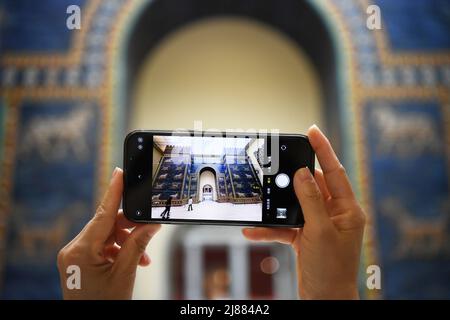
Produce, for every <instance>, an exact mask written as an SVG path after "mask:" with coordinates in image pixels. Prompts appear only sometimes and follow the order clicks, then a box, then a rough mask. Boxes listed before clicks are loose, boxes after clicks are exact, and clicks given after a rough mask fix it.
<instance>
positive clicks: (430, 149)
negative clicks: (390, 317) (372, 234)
mask: <svg viewBox="0 0 450 320" xmlns="http://www.w3.org/2000/svg"><path fill="white" fill-rule="evenodd" d="M365 110H366V112H365V118H366V126H365V128H366V137H367V149H368V150H367V151H368V154H369V156H370V157H369V158H370V159H369V162H370V172H371V181H372V186H371V188H372V190H373V204H374V209H375V213H376V228H377V232H378V234H377V238H378V243H379V245H380V250H379V255H380V257H381V263H382V270H383V284H384V287H383V295H384V297H385V298H399V299H423V298H442V297H448V296H449V295H450V287H449V286H448V283H447V282H446V281H442V280H443V279H450V239H449V233H450V228H449V226H450V202H449V191H450V190H449V172H448V163H447V161H448V159H447V157H446V150H445V149H446V147H447V146H446V143H445V141H446V140H445V131H444V123H443V121H442V119H443V115H442V113H441V106H440V105H439V103H438V102H436V101H429V102H417V101H401V102H391V101H388V100H387V101H374V102H371V103H369V104H368V105H367V106H366V109H365ZM419 283H420V285H418V284H419Z"/></svg>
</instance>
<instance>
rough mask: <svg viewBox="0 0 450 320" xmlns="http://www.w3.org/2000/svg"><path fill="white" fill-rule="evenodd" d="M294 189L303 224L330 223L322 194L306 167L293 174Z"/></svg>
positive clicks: (321, 224) (318, 224) (317, 224)
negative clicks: (301, 212) (303, 219)
mask: <svg viewBox="0 0 450 320" xmlns="http://www.w3.org/2000/svg"><path fill="white" fill-rule="evenodd" d="M294 189H295V194H296V195H297V198H298V200H299V201H300V206H301V208H302V211H303V216H304V218H305V224H309V225H311V226H323V225H324V224H327V223H330V219H329V216H328V213H327V210H326V207H325V202H324V199H323V195H322V193H321V192H320V189H319V186H318V185H317V183H316V181H315V180H314V177H313V176H312V174H311V172H310V171H309V169H308V168H307V167H305V168H301V169H300V170H298V171H297V172H296V173H295V176H294Z"/></svg>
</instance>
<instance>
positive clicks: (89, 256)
mask: <svg viewBox="0 0 450 320" xmlns="http://www.w3.org/2000/svg"><path fill="white" fill-rule="evenodd" d="M122 192H123V172H122V170H121V169H119V168H116V169H115V170H114V173H113V176H112V178H111V182H110V184H109V187H108V190H107V191H106V193H105V195H104V197H103V200H102V202H101V203H100V205H99V207H98V208H97V212H96V213H95V215H94V217H93V218H92V219H91V220H90V221H89V222H88V223H87V225H86V226H85V227H84V229H83V230H82V231H81V232H80V233H79V234H78V235H77V236H76V237H75V238H74V239H73V240H72V241H70V242H69V243H68V244H67V245H66V246H65V247H64V248H62V249H61V251H60V252H59V254H58V259H57V264H58V270H59V274H60V279H61V287H62V291H63V297H64V299H89V300H90V299H131V297H132V294H133V287H134V280H135V277H136V269H137V266H138V265H140V266H148V265H149V264H150V258H149V256H148V255H147V254H146V253H145V248H146V247H147V244H148V243H149V241H150V239H152V238H153V236H154V235H155V234H156V233H157V232H158V230H159V229H160V227H161V226H160V225H159V224H138V223H134V222H131V221H129V220H127V218H126V217H125V215H124V214H123V212H122V210H119V206H120V201H121V199H122ZM130 229H133V230H132V231H131V230H130ZM71 266H78V267H79V269H80V272H81V274H80V280H81V281H80V282H81V288H79V289H74V288H69V287H68V285H67V281H68V277H69V275H68V273H67V269H68V268H69V267H71Z"/></svg>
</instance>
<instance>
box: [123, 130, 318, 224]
mask: <svg viewBox="0 0 450 320" xmlns="http://www.w3.org/2000/svg"><path fill="white" fill-rule="evenodd" d="M302 167H308V168H310V170H311V172H314V152H313V150H312V148H311V145H310V144H309V141H308V139H307V138H306V137H305V136H302V135H292V134H280V135H279V136H278V135H277V136H276V137H274V136H270V135H267V134H266V135H262V136H260V135H257V134H233V135H231V136H229V135H227V134H225V133H216V134H214V135H212V134H205V133H203V132H200V133H195V134H194V133H193V132H186V133H184V134H178V133H171V132H166V131H134V132H132V133H130V134H129V135H128V136H127V137H126V138H125V143H124V184H125V187H124V196H123V209H124V213H125V215H126V216H127V218H128V219H130V220H132V221H136V222H147V223H151V222H155V223H191V224H224V225H266V226H301V225H303V222H304V221H303V215H302V212H301V208H300V205H299V202H298V200H297V198H296V196H295V191H294V187H293V177H294V174H295V172H296V171H297V170H298V169H299V168H302Z"/></svg>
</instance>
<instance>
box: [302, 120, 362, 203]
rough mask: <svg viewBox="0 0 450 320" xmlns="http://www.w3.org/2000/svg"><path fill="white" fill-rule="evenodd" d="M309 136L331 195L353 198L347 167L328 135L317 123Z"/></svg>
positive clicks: (309, 131) (309, 132)
mask: <svg viewBox="0 0 450 320" xmlns="http://www.w3.org/2000/svg"><path fill="white" fill-rule="evenodd" d="M308 138H309V141H310V143H311V146H312V147H313V149H314V151H315V153H316V155H317V159H318V160H319V163H320V166H321V168H322V171H323V175H324V177H325V181H326V183H327V186H328V190H329V192H330V195H331V197H333V198H353V197H354V195H353V191H352V187H351V185H350V181H349V179H348V177H347V174H346V173H345V169H344V167H343V166H342V164H341V163H340V162H339V159H338V158H337V156H336V153H335V152H334V150H333V148H332V147H331V144H330V142H329V141H328V139H327V137H325V135H324V134H323V133H322V131H320V129H319V128H318V127H317V126H316V125H313V126H312V127H311V128H309V130H308Z"/></svg>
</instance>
